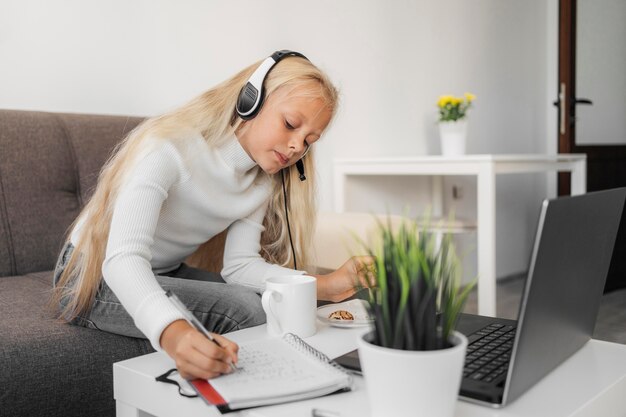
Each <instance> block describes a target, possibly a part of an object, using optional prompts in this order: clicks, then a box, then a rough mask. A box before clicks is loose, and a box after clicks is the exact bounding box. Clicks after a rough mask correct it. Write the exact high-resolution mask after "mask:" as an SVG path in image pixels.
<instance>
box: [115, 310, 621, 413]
mask: <svg viewBox="0 0 626 417" xmlns="http://www.w3.org/2000/svg"><path fill="white" fill-rule="evenodd" d="M364 331H365V329H364V328H358V329H340V328H335V327H329V326H328V325H326V324H322V323H319V322H318V332H317V334H316V335H314V336H312V337H309V338H307V339H305V340H306V341H307V343H309V344H310V345H312V346H313V347H315V348H316V349H318V350H320V351H322V352H324V353H326V354H327V355H328V356H330V357H336V356H339V355H341V354H343V353H346V352H349V351H350V350H352V349H354V347H355V346H356V340H357V337H358V335H359V334H361V333H362V332H364ZM228 337H229V338H231V339H232V340H234V341H236V342H237V343H241V342H244V341H248V340H255V339H259V338H264V337H267V336H266V332H265V325H263V326H258V327H254V328H251V329H246V330H241V331H237V332H234V333H230V334H229V335H228ZM172 367H174V363H173V361H172V360H171V359H170V358H169V357H168V356H167V355H165V354H164V353H151V354H148V355H144V356H139V357H137V358H133V359H128V360H125V361H122V362H117V363H115V364H114V365H113V381H114V397H115V400H116V404H117V416H118V417H131V416H132V417H140V416H141V417H148V416H159V417H166V416H167V417H169V416H176V417H183V416H184V417H187V416H188V417H195V416H197V417H210V416H219V415H221V414H220V413H219V412H218V411H217V409H215V408H214V407H211V406H208V405H207V404H206V403H205V402H204V401H203V400H202V399H200V398H185V397H182V396H180V395H179V394H178V389H177V388H176V387H175V386H174V385H171V384H164V383H161V382H156V381H155V379H154V378H155V377H156V376H157V375H161V374H162V373H164V372H165V371H167V370H168V369H170V368H172ZM415 407H416V410H418V409H419V404H416V405H415ZM313 408H318V409H322V410H328V411H333V412H336V413H338V415H339V416H341V417H367V416H369V415H370V414H369V407H368V404H367V391H366V389H365V384H364V380H363V378H361V377H355V386H354V390H353V391H352V392H348V393H342V394H336V395H330V396H326V397H322V398H316V399H313V400H307V401H300V402H296V403H290V404H283V405H277V406H271V407H262V408H256V409H251V410H245V411H241V412H238V413H231V414H229V415H231V416H233V417H235V416H250V417H264V416H268V417H269V416H271V417H283V416H284V417H298V416H302V417H305V416H306V417H310V416H311V410H312V409H313ZM455 416H457V417H479V416H480V417H485V416H489V417H522V416H524V417H541V416H546V417H566V416H568V417H574V416H575V417H592V416H593V417H596V416H602V417H625V416H626V346H625V345H620V344H615V343H608V342H603V341H598V340H591V341H590V342H589V343H587V345H585V346H584V347H583V348H582V349H581V350H580V351H579V352H577V353H576V354H575V355H574V356H572V357H571V358H570V359H568V360H567V361H566V362H565V363H563V364H562V365H561V366H560V367H558V368H557V369H556V370H555V371H553V372H552V373H551V374H550V375H548V376H547V377H546V378H544V379H543V380H541V381H540V382H539V383H538V384H537V385H536V386H535V387H533V388H532V389H530V390H529V391H528V392H527V393H526V394H524V395H523V396H522V397H521V398H519V399H518V400H517V401H515V402H514V403H512V404H510V405H509V406H507V407H506V408H504V409H502V410H493V409H489V408H485V407H481V406H477V405H473V404H469V403H466V402H463V401H459V402H458V403H457V408H456V413H455Z"/></svg>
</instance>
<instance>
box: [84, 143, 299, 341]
mask: <svg viewBox="0 0 626 417" xmlns="http://www.w3.org/2000/svg"><path fill="white" fill-rule="evenodd" d="M153 145H154V146H153V147H152V148H151V150H150V151H148V152H147V153H145V155H144V156H142V157H140V158H138V160H137V161H136V163H135V164H134V165H133V168H132V170H131V171H130V172H129V174H128V176H127V178H126V181H125V183H124V185H123V186H122V188H121V189H120V193H119V195H118V197H117V200H116V202H115V206H114V212H113V216H112V219H111V229H110V232H109V240H108V243H107V248H106V259H105V261H104V263H103V265H102V273H103V276H104V279H105V281H106V283H107V284H108V286H109V287H110V288H111V289H112V290H113V292H114V293H115V295H117V297H118V298H119V300H120V302H121V303H122V305H123V306H124V307H125V308H126V310H127V311H128V313H129V314H130V315H131V317H132V318H133V319H134V321H135V325H136V326H137V328H138V329H139V330H141V331H142V332H143V334H144V335H146V337H147V338H148V339H149V340H150V342H151V344H152V346H153V347H154V348H155V349H157V350H161V346H160V343H159V340H160V337H161V333H162V332H163V330H164V329H165V328H166V327H167V326H168V325H169V324H171V323H172V322H174V321H176V320H179V319H183V318H184V317H183V315H182V314H181V313H180V312H179V311H178V310H177V309H176V307H175V306H174V305H173V304H172V303H171V302H170V300H169V299H168V298H167V297H166V296H165V291H164V290H163V289H162V288H161V287H160V286H159V284H158V282H157V280H156V278H155V274H158V273H160V272H166V271H171V270H173V269H175V268H177V267H178V266H179V265H180V263H181V262H183V260H184V259H185V258H186V257H187V256H189V255H190V254H192V253H193V252H194V251H195V250H196V249H197V248H198V246H199V245H201V244H202V243H204V242H206V241H207V240H209V239H210V238H212V237H213V236H215V235H216V234H218V233H220V232H222V231H223V230H225V229H226V228H228V232H227V237H226V246H225V249H224V269H223V270H222V277H223V278H224V280H225V281H226V282H228V283H235V284H240V285H244V286H246V287H249V288H252V289H254V290H255V291H257V292H262V291H263V290H264V287H265V280H266V279H267V278H268V277H270V276H277V275H288V274H294V273H296V274H298V273H299V274H301V273H303V272H302V271H294V270H293V269H288V268H283V267H280V266H277V265H272V264H268V263H267V262H265V260H264V259H263V258H262V257H261V256H260V255H259V252H260V249H261V245H260V239H261V232H262V231H263V230H264V228H263V226H262V222H263V218H264V216H265V212H266V209H267V203H268V199H269V197H270V193H271V189H270V182H269V177H268V176H267V175H265V174H264V173H263V171H262V170H261V169H260V168H259V167H258V166H257V165H256V163H255V162H254V161H253V160H252V159H250V157H249V156H248V154H247V153H246V152H245V150H244V149H243V148H242V147H241V145H240V144H239V141H238V140H237V138H236V137H235V136H233V137H231V138H229V139H228V140H227V141H226V143H225V144H224V145H222V146H220V147H218V148H213V147H209V146H208V145H207V144H206V142H205V141H204V139H203V138H202V136H200V135H198V136H197V137H194V138H191V139H187V140H182V141H176V142H174V141H167V140H160V141H156V142H154V143H153ZM81 224H82V223H79V224H78V225H77V226H76V228H75V229H74V231H73V233H72V242H73V243H74V244H76V243H77V242H78V241H79V240H80V229H81Z"/></svg>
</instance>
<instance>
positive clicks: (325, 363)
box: [191, 333, 352, 413]
mask: <svg viewBox="0 0 626 417" xmlns="http://www.w3.org/2000/svg"><path fill="white" fill-rule="evenodd" d="M237 367H238V370H237V371H235V372H233V373H231V374H226V375H222V376H219V377H217V378H214V379H210V380H208V381H207V380H200V379H198V380H194V381H191V384H192V386H193V387H194V388H195V389H196V391H197V392H198V394H199V395H200V396H201V397H202V398H203V399H204V400H205V401H206V402H207V403H208V404H210V405H214V406H216V407H217V408H218V410H219V411H220V412H222V413H226V412H230V411H236V410H241V409H244V408H251V407H259V406H264V405H271V404H280V403H286V402H291V401H298V400H304V399H310V398H316V397H321V396H323V395H328V394H332V393H334V392H337V391H347V390H350V389H351V387H352V377H351V376H350V374H348V373H347V372H346V371H345V370H343V369H342V368H341V367H339V366H338V365H337V364H335V363H334V362H332V361H331V360H330V359H329V358H328V357H327V356H326V355H324V354H323V353H321V352H319V351H317V350H316V349H314V348H313V347H311V346H310V345H308V344H307V343H306V342H304V341H303V340H302V339H300V338H299V337H298V336H296V335H294V334H291V333H289V334H286V335H284V336H283V337H281V338H271V339H262V340H257V341H252V342H248V343H242V344H241V345H240V349H239V362H238V363H237Z"/></svg>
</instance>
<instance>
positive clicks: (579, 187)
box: [571, 160, 587, 195]
mask: <svg viewBox="0 0 626 417" xmlns="http://www.w3.org/2000/svg"><path fill="white" fill-rule="evenodd" d="M586 192H587V161H586V160H583V161H577V162H575V164H574V166H573V168H572V188H571V194H572V195H580V194H585V193H586Z"/></svg>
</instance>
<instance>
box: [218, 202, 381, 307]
mask: <svg viewBox="0 0 626 417" xmlns="http://www.w3.org/2000/svg"><path fill="white" fill-rule="evenodd" d="M266 209H267V207H266V206H265V205H264V206H263V207H260V208H259V209H258V210H257V211H256V212H255V213H253V214H252V215H250V216H249V217H247V218H245V219H242V220H239V221H236V222H235V223H233V224H232V225H231V226H230V227H229V228H228V233H227V236H226V244H225V247H224V268H223V269H222V277H223V278H224V280H225V281H226V282H229V283H236V284H239V285H244V286H247V287H251V288H252V289H254V290H255V291H257V292H259V293H261V292H263V291H264V289H265V280H266V279H267V278H269V277H272V276H281V275H293V274H305V273H306V272H305V271H298V270H294V269H290V268H284V267H281V266H278V265H272V264H270V263H268V262H266V261H265V259H264V258H263V257H262V256H261V255H260V254H259V253H260V251H261V244H260V242H261V233H262V232H263V230H264V227H263V225H262V221H263V218H264V216H265V211H266ZM368 265H371V258H369V257H353V258H351V259H349V260H348V261H347V262H346V263H345V264H344V265H343V266H341V267H340V268H339V269H337V270H336V271H334V272H331V273H330V274H325V275H312V274H309V275H311V276H314V277H316V278H317V298H318V300H328V301H335V302H336V301H341V300H344V299H346V298H348V297H350V296H351V295H353V294H354V293H355V292H356V290H357V288H358V286H364V287H369V286H370V282H371V283H372V285H373V282H374V281H373V276H372V275H371V273H369V274H368V268H367V266H368Z"/></svg>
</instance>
